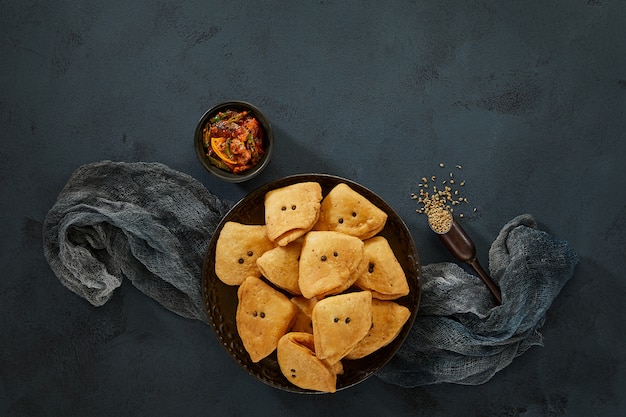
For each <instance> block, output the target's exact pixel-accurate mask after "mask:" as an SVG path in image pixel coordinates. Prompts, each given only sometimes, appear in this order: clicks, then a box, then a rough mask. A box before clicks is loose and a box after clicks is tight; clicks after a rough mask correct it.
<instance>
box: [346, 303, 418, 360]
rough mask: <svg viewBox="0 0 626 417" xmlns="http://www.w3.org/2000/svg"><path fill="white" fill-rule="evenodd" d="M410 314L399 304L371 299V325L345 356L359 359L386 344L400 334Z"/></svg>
mask: <svg viewBox="0 0 626 417" xmlns="http://www.w3.org/2000/svg"><path fill="white" fill-rule="evenodd" d="M410 316H411V312H410V311H409V309H408V308H406V307H404V306H402V305H400V304H397V303H395V302H393V301H382V300H377V299H372V327H371V328H370V330H369V332H368V333H367V335H366V336H365V337H364V338H363V339H361V340H360V341H359V343H357V345H356V346H355V347H354V349H352V350H351V351H350V353H348V354H347V355H346V357H345V358H346V359H361V358H363V357H365V356H367V355H369V354H370V353H373V352H375V351H377V350H378V349H380V348H382V347H384V346H387V345H388V344H389V343H391V342H392V341H393V340H394V339H395V338H396V337H397V336H398V334H400V331H401V330H402V326H404V323H406V321H407V320H408V319H409V317H410Z"/></svg>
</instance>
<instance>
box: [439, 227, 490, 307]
mask: <svg viewBox="0 0 626 417" xmlns="http://www.w3.org/2000/svg"><path fill="white" fill-rule="evenodd" d="M437 235H438V236H439V239H440V240H441V241H442V242H443V244H444V246H445V247H446V248H448V250H449V251H450V253H451V254H452V255H453V256H454V257H455V258H457V259H458V260H459V261H463V262H467V263H468V264H469V265H470V266H471V267H472V268H474V271H476V273H477V274H478V276H479V277H480V279H482V280H483V282H484V283H485V285H487V288H489V291H490V292H491V295H493V298H495V299H496V301H497V302H498V305H502V294H501V293H500V289H499V288H498V287H497V286H496V284H495V283H494V282H493V281H492V279H491V278H490V277H489V274H488V273H487V272H486V271H485V270H484V269H483V267H482V266H481V265H480V263H479V262H478V259H477V258H476V246H475V245H474V242H472V239H470V237H469V235H468V234H467V233H465V230H463V228H462V227H461V225H460V224H459V223H457V221H456V220H454V219H452V225H451V226H450V230H448V231H447V232H446V233H438V234H437Z"/></svg>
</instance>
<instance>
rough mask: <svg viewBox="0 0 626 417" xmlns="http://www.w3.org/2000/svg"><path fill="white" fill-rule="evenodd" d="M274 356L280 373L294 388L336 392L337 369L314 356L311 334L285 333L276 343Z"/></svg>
mask: <svg viewBox="0 0 626 417" xmlns="http://www.w3.org/2000/svg"><path fill="white" fill-rule="evenodd" d="M276 354H277V357H278V365H279V367H280V371H281V372H282V374H283V375H284V376H285V378H287V379H288V380H289V382H291V383H292V384H294V385H295V386H297V387H300V388H304V389H310V390H315V391H321V392H335V391H336V390H337V369H336V367H333V366H332V365H330V364H329V363H328V362H327V361H324V360H321V359H319V358H318V357H317V356H316V355H315V344H314V341H313V335H312V334H310V333H301V332H291V333H287V334H286V335H284V336H283V337H282V338H281V339H280V340H279V341H278V347H277V352H276ZM339 364H341V362H339ZM339 369H342V368H341V366H339Z"/></svg>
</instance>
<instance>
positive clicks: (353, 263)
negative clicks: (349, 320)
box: [298, 231, 363, 298]
mask: <svg viewBox="0 0 626 417" xmlns="http://www.w3.org/2000/svg"><path fill="white" fill-rule="evenodd" d="M362 259H363V242H362V241H361V240H360V239H358V238H356V237H354V236H349V235H346V234H343V233H339V232H329V231H311V232H308V233H307V234H306V236H305V237H304V241H303V243H302V250H301V251H300V264H299V278H298V283H299V286H300V291H301V292H302V295H303V296H304V297H306V298H312V297H319V296H321V295H329V294H334V293H337V292H340V291H343V290H344V289H346V288H348V287H349V286H350V285H351V284H352V282H354V281H355V280H356V279H357V278H358V277H357V276H356V275H355V272H356V271H357V269H358V267H359V266H360V265H361V261H362Z"/></svg>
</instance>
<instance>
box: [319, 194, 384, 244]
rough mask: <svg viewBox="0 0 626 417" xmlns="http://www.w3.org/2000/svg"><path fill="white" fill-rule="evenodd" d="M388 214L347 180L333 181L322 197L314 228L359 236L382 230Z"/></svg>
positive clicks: (367, 236)
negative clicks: (334, 183)
mask: <svg viewBox="0 0 626 417" xmlns="http://www.w3.org/2000/svg"><path fill="white" fill-rule="evenodd" d="M386 222H387V214H386V213H385V212H384V211H382V210H381V209H379V208H378V207H376V206H375V205H374V204H373V203H372V202H371V201H369V200H368V199H366V198H365V197H363V196H362V195H361V194H359V193H358V192H356V191H354V190H353V189H352V188H350V187H349V186H348V185H347V184H344V183H341V184H338V185H336V186H335V187H334V188H333V189H332V190H331V191H330V192H329V193H328V194H327V195H326V197H324V200H322V204H321V210H320V215H319V220H318V221H317V223H316V224H315V226H314V227H313V230H334V231H337V232H342V233H345V234H348V235H351V236H356V237H358V238H359V239H361V240H365V239H369V238H370V237H372V236H374V235H376V234H377V233H378V232H380V231H381V230H383V228H384V227H385V223H386Z"/></svg>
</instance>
